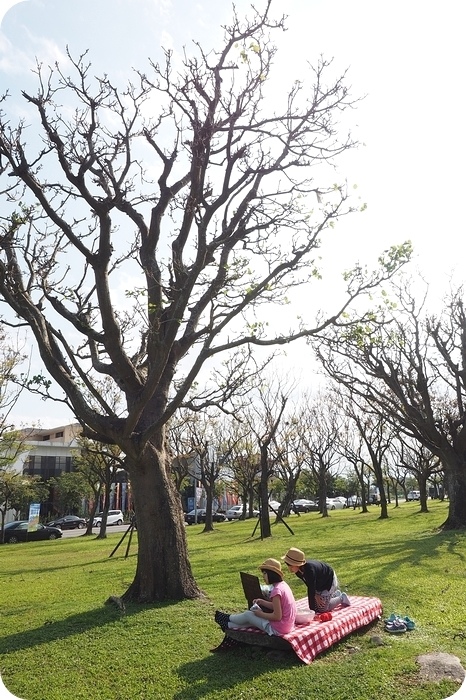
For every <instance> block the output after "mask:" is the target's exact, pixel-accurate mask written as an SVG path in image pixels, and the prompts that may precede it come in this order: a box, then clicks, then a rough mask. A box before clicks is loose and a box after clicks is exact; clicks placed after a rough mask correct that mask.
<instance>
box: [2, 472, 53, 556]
mask: <svg viewBox="0 0 466 700" xmlns="http://www.w3.org/2000/svg"><path fill="white" fill-rule="evenodd" d="M47 493H48V488H47V486H45V485H44V484H43V483H41V482H40V480H39V479H38V478H37V477H34V476H28V475H23V474H21V473H19V472H17V471H16V470H14V469H13V467H12V466H11V465H3V466H2V467H0V542H2V543H3V541H4V540H3V532H4V528H5V519H6V514H7V512H8V511H9V510H12V511H14V512H15V518H16V519H17V518H18V517H19V516H20V515H21V514H24V515H25V516H27V515H28V514H29V506H30V504H31V503H40V502H41V501H43V500H44V498H46V496H47Z"/></svg>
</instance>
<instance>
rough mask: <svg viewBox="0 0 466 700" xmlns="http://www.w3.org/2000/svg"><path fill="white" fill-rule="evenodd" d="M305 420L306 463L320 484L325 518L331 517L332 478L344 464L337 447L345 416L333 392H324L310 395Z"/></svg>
mask: <svg viewBox="0 0 466 700" xmlns="http://www.w3.org/2000/svg"><path fill="white" fill-rule="evenodd" d="M303 419H304V420H303V441H304V445H305V448H306V453H305V454H306V462H307V465H308V467H309V468H310V469H311V470H312V472H313V473H314V477H315V479H316V482H317V484H318V493H319V510H320V512H321V513H322V516H323V517H328V510H327V493H328V485H329V480H330V478H331V477H332V475H333V473H334V469H335V468H337V467H339V465H340V463H341V459H340V455H339V453H338V450H337V438H338V435H339V431H340V424H341V418H340V416H339V415H338V412H337V411H335V406H334V404H333V401H332V398H331V396H330V394H328V393H325V394H324V393H323V392H321V393H319V394H318V395H317V396H315V397H313V398H311V397H309V396H308V397H307V399H306V408H305V414H304V416H303Z"/></svg>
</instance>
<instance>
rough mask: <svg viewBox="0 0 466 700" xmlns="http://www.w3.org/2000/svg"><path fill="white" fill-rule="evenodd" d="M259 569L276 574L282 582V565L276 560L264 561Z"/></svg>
mask: <svg viewBox="0 0 466 700" xmlns="http://www.w3.org/2000/svg"><path fill="white" fill-rule="evenodd" d="M259 569H260V570H261V571H263V570H264V569H265V570H266V571H267V570H268V571H275V573H276V574H278V575H279V576H280V577H281V578H282V580H283V571H282V565H281V564H280V562H279V561H278V559H266V560H265V561H264V562H263V563H262V564H261V565H260V566H259Z"/></svg>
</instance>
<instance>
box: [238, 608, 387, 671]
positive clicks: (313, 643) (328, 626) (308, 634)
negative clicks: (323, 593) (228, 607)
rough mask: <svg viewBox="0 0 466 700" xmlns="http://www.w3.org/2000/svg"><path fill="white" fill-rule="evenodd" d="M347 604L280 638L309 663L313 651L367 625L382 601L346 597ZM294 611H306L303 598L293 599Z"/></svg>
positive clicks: (299, 626)
mask: <svg viewBox="0 0 466 700" xmlns="http://www.w3.org/2000/svg"><path fill="white" fill-rule="evenodd" d="M349 599H350V601H351V605H350V606H348V607H346V608H343V607H340V606H338V607H337V608H335V609H334V610H332V619H331V620H329V621H328V622H320V621H319V620H312V621H311V622H308V623H307V624H306V625H296V627H295V628H294V630H293V631H292V632H290V633H289V634H284V635H283V639H286V640H287V642H289V643H290V644H291V646H292V647H293V649H294V651H295V653H296V655H297V656H298V657H299V658H300V659H301V661H304V663H305V664H310V663H311V662H312V661H313V660H314V659H315V657H316V656H317V654H320V653H321V652H322V651H325V649H328V648H329V647H331V646H332V645H333V644H335V642H338V641H339V640H340V639H342V638H343V637H346V636H347V635H348V634H351V632H354V630H357V629H358V628H359V627H364V626H365V625H368V624H369V623H370V622H372V621H373V620H377V619H378V618H380V617H381V615H382V603H381V601H380V600H379V599H378V598H367V597H362V596H355V595H352V596H349ZM296 603H297V607H298V612H305V611H308V612H309V608H308V601H307V598H301V599H300V600H298V601H296ZM243 631H244V632H254V633H257V634H264V632H262V631H260V630H257V629H254V628H253V627H248V628H247V629H243Z"/></svg>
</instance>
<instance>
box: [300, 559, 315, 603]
mask: <svg viewBox="0 0 466 700" xmlns="http://www.w3.org/2000/svg"><path fill="white" fill-rule="evenodd" d="M301 578H302V580H303V581H304V583H305V584H306V587H307V602H308V605H309V610H316V609H317V604H316V577H315V571H314V569H313V567H312V566H311V565H310V564H307V563H306V564H305V565H304V567H303V573H302V576H301Z"/></svg>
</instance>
